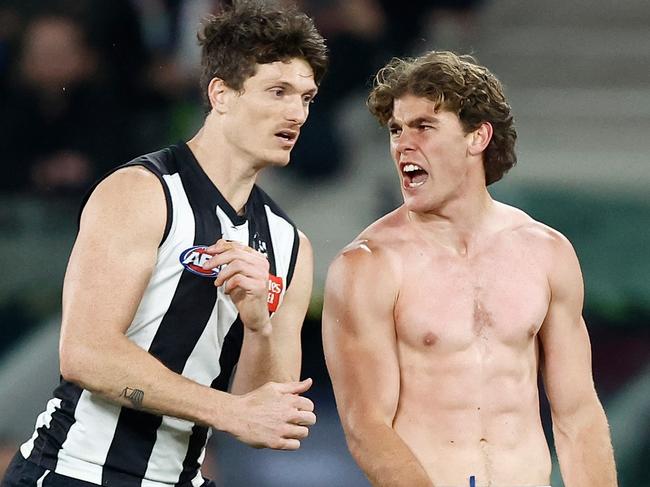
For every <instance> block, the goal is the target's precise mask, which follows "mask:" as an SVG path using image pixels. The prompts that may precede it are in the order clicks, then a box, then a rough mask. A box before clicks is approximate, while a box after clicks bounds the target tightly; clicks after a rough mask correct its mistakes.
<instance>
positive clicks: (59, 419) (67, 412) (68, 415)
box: [28, 378, 82, 470]
mask: <svg viewBox="0 0 650 487" xmlns="http://www.w3.org/2000/svg"><path fill="white" fill-rule="evenodd" d="M81 392H82V389H81V387H79V386H78V385H76V384H73V383H72V382H68V381H66V380H63V378H61V383H60V384H59V386H58V387H57V388H56V389H55V391H54V397H56V398H58V399H61V407H60V408H58V409H57V410H56V411H54V412H53V413H52V418H51V419H50V427H49V428H48V427H46V426H41V427H40V428H38V429H37V430H36V432H37V433H38V437H37V438H36V439H35V440H34V448H33V449H32V452H31V454H30V456H29V458H28V460H31V461H32V462H34V463H37V464H38V465H41V466H42V467H45V468H47V469H48V470H54V469H55V468H56V462H57V460H58V454H59V450H60V449H61V445H63V443H64V442H65V440H66V438H67V437H68V432H69V431H70V428H71V427H72V425H73V424H74V422H75V419H74V411H75V409H76V408H77V403H78V402H79V398H80V397H81Z"/></svg>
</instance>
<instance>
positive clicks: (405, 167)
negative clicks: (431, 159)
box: [400, 162, 429, 188]
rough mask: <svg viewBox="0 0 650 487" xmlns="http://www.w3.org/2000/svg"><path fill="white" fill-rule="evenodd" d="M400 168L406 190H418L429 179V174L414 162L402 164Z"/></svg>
mask: <svg viewBox="0 0 650 487" xmlns="http://www.w3.org/2000/svg"><path fill="white" fill-rule="evenodd" d="M400 168H401V170H402V178H403V180H404V187H405V188H417V187H418V186H422V185H423V184H424V183H425V182H426V181H427V179H429V173H428V172H426V171H425V170H424V169H422V168H421V167H420V166H418V165H417V164H413V163H412V162H407V163H402V164H400Z"/></svg>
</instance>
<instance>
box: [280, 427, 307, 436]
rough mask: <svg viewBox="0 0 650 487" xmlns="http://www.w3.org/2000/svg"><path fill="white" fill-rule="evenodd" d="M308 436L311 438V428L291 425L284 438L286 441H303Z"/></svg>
mask: <svg viewBox="0 0 650 487" xmlns="http://www.w3.org/2000/svg"><path fill="white" fill-rule="evenodd" d="M307 436H309V428H307V427H306V426H299V425H291V426H290V427H288V428H287V430H286V431H285V433H284V438H286V439H292V438H295V439H297V440H302V439H303V438H307Z"/></svg>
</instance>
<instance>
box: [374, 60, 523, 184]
mask: <svg viewBox="0 0 650 487" xmlns="http://www.w3.org/2000/svg"><path fill="white" fill-rule="evenodd" d="M406 94H411V95H415V96H420V97H423V98H427V99H429V100H431V101H432V102H434V103H435V105H436V111H437V110H439V109H442V110H446V111H449V112H452V113H455V114H456V115H457V116H458V118H459V119H460V122H461V124H462V126H463V128H464V129H465V132H466V133H469V132H471V131H473V130H476V129H477V128H478V127H479V126H480V125H481V123H483V122H489V123H490V124H491V125H492V128H493V132H494V133H493V135H492V140H490V143H489V145H488V147H487V149H486V150H485V157H484V159H483V166H484V168H485V180H486V184H488V185H489V184H492V183H494V182H496V181H498V180H500V179H501V178H502V177H503V175H504V174H505V173H506V172H508V170H510V168H512V167H513V166H514V165H515V164H516V163H517V156H516V154H515V141H516V139H517V131H516V130H515V127H514V119H513V116H512V113H511V109H510V105H509V104H508V102H507V101H506V98H505V96H504V94H503V87H502V86H501V83H500V82H499V80H498V79H497V78H496V77H495V76H494V75H493V74H492V73H491V72H490V71H489V70H488V69H487V68H485V67H484V66H480V65H479V64H477V62H476V60H475V59H474V58H473V57H472V56H467V55H463V56H459V55H456V54H454V53H452V52H448V51H432V52H429V53H427V54H425V55H423V56H420V57H417V58H407V59H399V58H393V59H392V60H391V61H390V62H389V63H388V64H387V65H386V66H384V67H383V68H382V69H380V70H379V72H378V73H377V76H376V77H375V83H374V87H373V89H372V91H371V92H370V95H369V96H368V108H369V109H370V112H371V113H372V114H373V115H374V116H375V117H376V118H377V119H378V120H379V122H380V123H381V124H382V125H386V124H387V123H388V121H389V120H390V119H391V117H392V116H393V105H394V101H395V99H397V98H400V97H402V96H404V95H406Z"/></svg>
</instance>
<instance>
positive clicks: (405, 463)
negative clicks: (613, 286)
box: [323, 95, 616, 487]
mask: <svg viewBox="0 0 650 487" xmlns="http://www.w3.org/2000/svg"><path fill="white" fill-rule="evenodd" d="M389 127H390V130H391V154H392V157H393V159H394V161H395V164H396V168H397V170H398V174H399V176H400V180H401V185H402V194H403V196H404V205H403V206H401V207H400V208H398V209H397V210H395V211H394V212H392V213H390V214H388V215H386V216H385V217H383V218H381V219H380V220H378V221H377V222H375V223H374V224H373V225H371V226H370V227H369V228H367V229H366V230H365V231H364V232H362V233H361V234H360V236H359V237H358V238H357V240H355V241H354V242H353V243H351V244H350V245H349V246H348V247H346V248H345V249H344V250H343V251H342V252H341V253H340V254H339V256H338V257H337V258H336V259H335V260H334V262H333V263H332V265H331V267H330V270H329V273H328V278H327V284H326V293H325V304H324V310H323V340H324V349H325V356H326V359H327V365H328V369H329V371H330V375H331V378H332V384H333V386H334V391H335V395H336V400H337V406H338V409H339V413H340V416H341V420H342V424H343V427H344V430H345V433H346V438H347V441H348V446H349V448H350V451H351V453H352V455H353V456H354V458H355V459H356V461H357V462H358V464H359V465H360V467H361V468H362V469H363V470H364V472H365V473H366V475H367V476H368V478H369V479H370V481H371V483H372V484H373V485H374V486H384V487H388V486H390V487H397V486H404V487H406V486H409V487H413V486H432V485H436V486H455V485H457V486H466V485H468V479H469V477H470V476H475V478H476V485H478V486H499V487H507V486H513V487H514V486H538V485H548V484H549V479H550V472H551V461H550V455H549V450H548V446H547V443H546V440H545V437H544V433H543V431H542V426H541V422H540V416H539V391H538V388H537V377H538V372H541V373H542V375H543V378H544V381H545V386H546V391H547V395H548V398H549V401H550V404H551V411H552V418H553V424H554V436H555V442H556V447H557V450H558V453H559V459H560V465H561V469H562V476H563V478H564V482H565V485H567V486H571V487H574V486H585V487H586V486H590V487H591V486H595V485H598V486H608V487H611V486H615V485H616V474H615V469H614V461H613V455H612V450H611V442H610V439H609V431H608V426H607V421H606V418H605V415H604V412H603V409H602V407H601V405H600V402H599V400H598V398H597V396H596V392H595V390H594V384H593V379H592V374H591V353H590V346H589V338H588V335H587V331H586V327H585V323H584V321H583V319H582V317H581V309H582V299H583V286H582V277H581V274H580V269H579V265H578V261H577V258H576V256H575V253H574V251H573V249H572V247H571V245H570V243H569V242H568V241H567V240H566V239H565V238H564V237H563V236H562V235H561V234H559V233H558V232H557V231H555V230H553V229H551V228H549V227H547V226H545V225H543V224H541V223H539V222H536V221H534V220H533V219H532V218H530V217H529V216H528V215H526V214H525V213H523V212H522V211H520V210H518V209H515V208H512V207H510V206H507V205H504V204H501V203H498V202H496V201H494V200H492V198H491V197H490V195H489V193H488V192H487V189H486V187H485V174H484V169H483V152H484V150H485V148H486V147H487V145H488V143H489V141H490V138H491V136H492V127H491V126H490V125H489V124H488V123H484V124H482V125H481V126H480V127H479V128H478V129H476V130H475V131H473V132H470V133H465V132H464V131H463V129H462V126H461V125H460V121H459V120H458V118H457V116H456V115H455V114H452V113H449V112H445V111H438V112H436V111H435V106H434V104H433V103H432V102H430V101H429V100H427V99H424V98H418V97H415V96H412V95H406V96H404V97H402V98H399V99H397V100H395V103H394V112H393V119H392V120H391V121H390V123H389ZM407 163H414V164H417V165H418V166H419V167H421V168H422V169H424V170H425V171H426V173H427V177H426V179H425V180H424V182H423V184H421V185H418V186H413V185H412V184H411V182H412V179H411V178H410V177H408V176H406V175H404V173H403V171H402V168H403V167H404V165H405V164H407Z"/></svg>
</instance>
